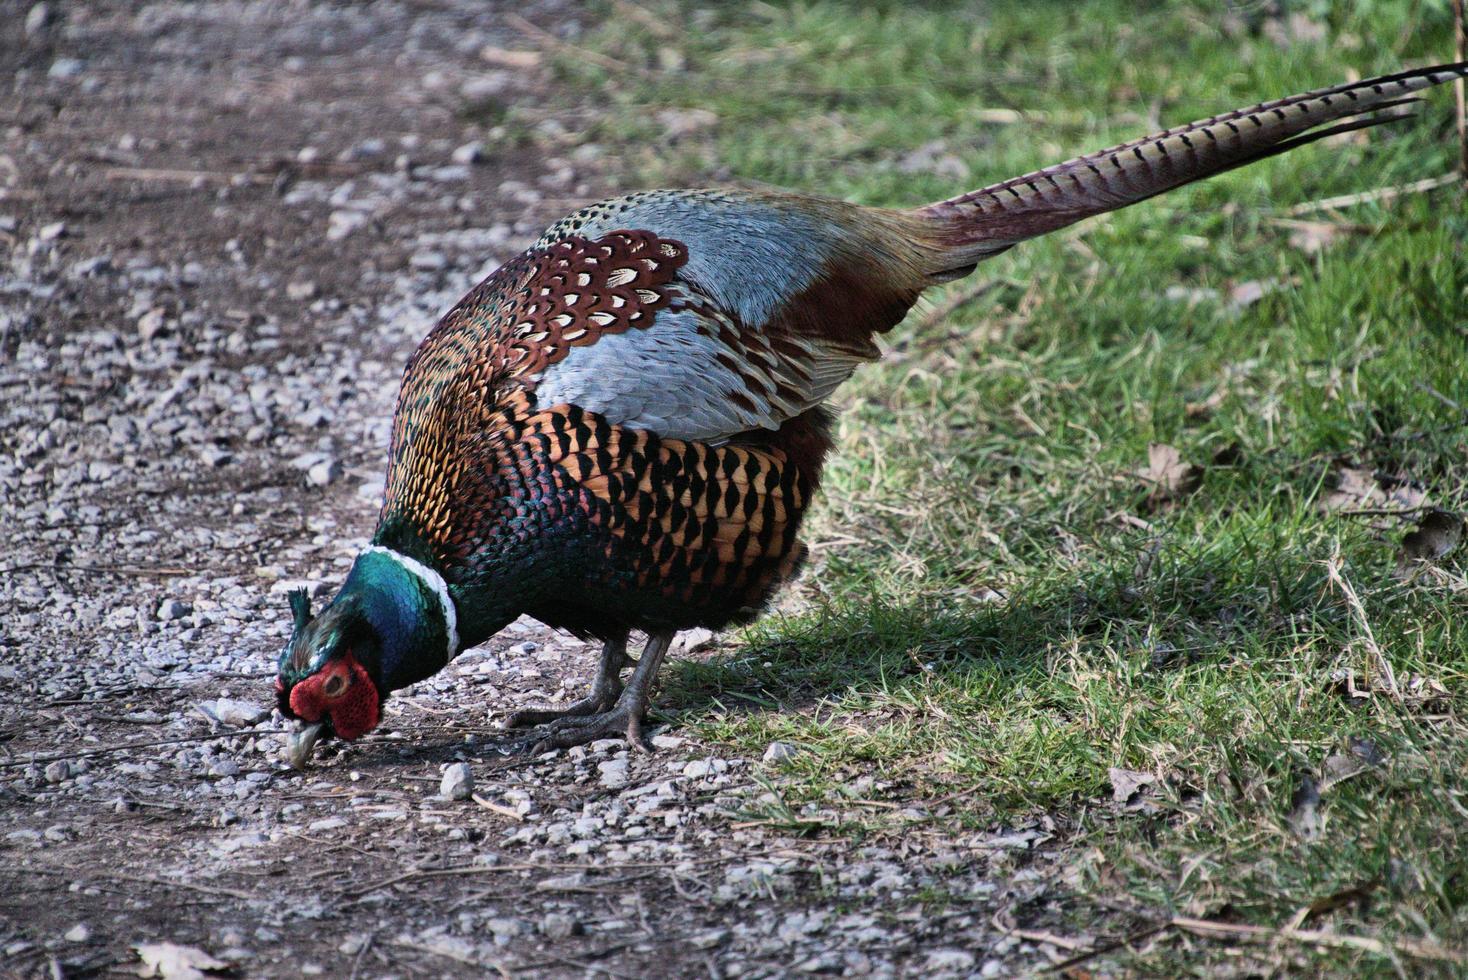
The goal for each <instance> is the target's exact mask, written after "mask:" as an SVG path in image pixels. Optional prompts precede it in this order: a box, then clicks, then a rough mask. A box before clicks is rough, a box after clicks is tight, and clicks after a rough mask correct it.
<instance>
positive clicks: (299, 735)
mask: <svg viewBox="0 0 1468 980" xmlns="http://www.w3.org/2000/svg"><path fill="white" fill-rule="evenodd" d="M325 727H326V726H325V725H323V724H322V723H321V722H319V721H318V722H316V723H315V724H314V725H303V726H301V727H298V728H296V729H295V731H293V732H291V734H290V737H289V738H288V739H287V740H286V743H285V761H287V762H289V763H290V764H291V768H292V769H298V770H299V769H305V768H306V763H308V762H310V761H311V750H312V749H314V748H315V747H316V740H317V739H318V738H320V737H321V730H322V729H323V728H325Z"/></svg>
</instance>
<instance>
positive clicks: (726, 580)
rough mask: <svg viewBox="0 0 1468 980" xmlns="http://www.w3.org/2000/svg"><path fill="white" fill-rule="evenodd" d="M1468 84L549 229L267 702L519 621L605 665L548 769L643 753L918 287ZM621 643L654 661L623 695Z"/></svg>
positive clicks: (1453, 69) (446, 332)
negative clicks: (963, 171)
mask: <svg viewBox="0 0 1468 980" xmlns="http://www.w3.org/2000/svg"><path fill="white" fill-rule="evenodd" d="M1465 75H1468V63H1464V64H1456V65H1445V66H1441V67H1436V68H1426V69H1420V70H1416V71H1408V72H1403V73H1400V74H1397V75H1391V76H1386V77H1382V78H1374V79H1369V80H1367V81H1363V82H1354V83H1350V84H1346V85H1340V86H1337V87H1335V88H1329V89H1322V90H1319V91H1316V92H1310V93H1306V94H1303V95H1297V96H1293V97H1291V98H1287V99H1280V100H1278V101H1274V102H1266V103H1262V104H1260V105H1257V106H1253V107H1251V108H1248V109H1241V110H1239V111H1237V112H1230V113H1226V114H1224V115H1220V116H1214V117H1213V118H1211V119H1205V120H1202V121H1200V122H1196V123H1193V124H1191V125H1188V126H1182V127H1178V128H1175V129H1169V130H1166V131H1164V132H1161V133H1157V134H1155V135H1152V136H1148V137H1146V138H1145V139H1139V140H1135V141H1133V142H1130V143H1124V144H1122V145H1120V146H1116V147H1112V148H1110V149H1107V150H1102V151H1100V152H1099V153H1093V154H1089V155H1087V156H1083V157H1078V158H1076V159H1074V160H1070V161H1068V162H1066V163H1061V164H1058V165H1056V166H1052V167H1047V168H1045V169H1044V170H1038V171H1035V172H1033V173H1029V174H1025V175H1023V176H1021V177H1016V178H1014V179H1012V180H1007V181H1004V182H1002V183H999V184H994V185H992V186H989V187H985V188H983V189H981V190H977V191H973V192H970V193H967V194H962V195H960V196H958V197H954V198H950V199H948V200H945V201H939V202H937V203H934V204H929V205H927V206H925V207H919V208H915V209H912V210H891V209H884V208H869V207H861V206H858V205H854V204H847V203H843V202H841V201H833V200H825V199H821V198H814V197H805V196H801V195H797V194H785V193H779V192H747V191H712V190H672V191H651V192H646V193H640V194H632V195H629V196H627V197H622V198H617V199H615V200H611V201H606V202H603V203H601V204H595V205H592V206H591V207H588V208H585V209H583V210H581V211H578V212H576V213H575V214H573V215H571V216H569V217H567V218H565V219H563V220H561V221H559V222H557V223H556V224H555V225H553V226H552V227H551V228H550V229H549V230H548V231H546V233H545V234H544V236H542V237H541V239H540V240H539V241H538V242H536V243H535V244H534V245H533V246H532V247H531V248H530V249H528V250H527V251H526V252H524V253H523V254H521V255H520V256H518V257H517V258H515V259H513V260H511V261H510V262H508V263H507V264H506V265H504V266H503V267H502V268H500V269H499V270H498V271H497V272H495V273H494V274H493V275H491V276H490V277H489V278H488V279H486V280H484V282H482V283H480V284H479V285H478V286H476V287H475V288H474V289H473V290H472V291H471V292H470V293H469V294H468V295H467V296H465V297H464V298H463V300H461V301H460V302H459V303H458V305H457V306H455V307H454V308H453V309H452V310H450V311H449V312H448V313H447V314H446V315H445V316H444V317H443V319H442V320H440V321H439V323H438V324H437V326H435V327H434V328H433V330H432V331H431V332H430V333H429V334H428V336H427V337H426V338H425V339H424V341H423V343H422V345H421V346H420V347H419V348H418V350H417V352H416V353H415V354H414V355H413V357H412V359H411V360H410V361H409V362H408V366H407V369H406V371H405V373H404V375H403V382H402V388H401V391H400V393H399V395H398V402H397V412H396V416H395V418H394V423H393V432H392V446H391V450H390V454H389V461H388V472H387V484H386V493H385V497H384V500H383V504H382V511H381V514H380V516H379V520H378V525H377V530H376V533H375V534H374V536H373V538H372V544H371V546H370V547H368V548H367V549H366V550H365V551H364V552H363V553H362V554H361V555H360V556H359V557H358V558H357V560H356V563H355V564H354V565H353V567H352V570H351V572H350V574H349V575H348V576H347V579H346V582H345V583H344V584H343V585H342V588H341V591H340V592H339V593H338V594H337V596H336V598H335V599H333V600H332V601H331V603H330V604H329V605H328V606H327V607H326V608H325V609H323V610H322V611H321V612H320V613H319V614H318V615H316V616H315V617H312V615H311V612H310V609H309V606H308V603H307V600H306V597H305V595H304V593H297V594H295V595H293V596H292V597H291V605H292V608H293V612H294V614H295V628H294V631H293V634H292V636H291V640H290V642H289V644H288V645H287V646H286V648H285V650H284V652H283V653H282V654H281V657H280V672H279V676H278V678H277V680H276V689H277V692H278V694H279V701H280V707H281V710H282V711H283V712H284V713H285V714H287V715H288V716H290V717H293V718H297V719H300V720H301V721H302V722H303V723H304V727H302V728H301V729H299V730H298V733H297V735H296V736H295V737H294V738H293V741H292V749H291V758H292V762H294V763H295V764H297V765H301V764H303V763H304V762H305V760H306V759H307V758H308V757H309V754H310V752H311V747H312V744H313V743H314V741H315V739H316V738H317V736H318V735H319V734H321V733H323V732H326V733H329V734H334V735H336V736H338V737H340V738H343V739H353V738H357V737H359V736H360V735H362V734H363V733H365V732H367V731H369V730H370V729H372V728H373V727H374V726H375V725H376V724H377V722H378V718H379V710H380V707H381V704H382V700H383V698H384V697H386V695H387V694H388V693H389V692H390V691H393V690H395V689H398V688H401V687H404V686H406V685H408V684H411V683H413V682H415V681H418V680H421V679H423V678H425V677H428V676H429V675H431V674H434V673H436V672H437V671H439V670H441V669H442V668H443V667H444V666H445V665H446V664H447V663H448V662H449V661H450V660H451V659H453V657H454V656H455V655H456V654H457V653H458V652H459V651H460V650H463V649H465V648H467V647H471V646H474V645H475V644H477V643H480V642H482V641H483V640H485V639H487V638H488V637H490V636H492V635H493V634H494V633H495V632H497V631H498V630H500V629H501V628H503V627H504V626H505V625H506V624H508V623H509V622H511V621H512V620H514V619H515V618H516V617H517V616H519V615H521V614H529V615H531V616H533V617H535V618H536V619H539V620H541V621H542V622H544V623H547V624H549V625H551V626H554V627H559V628H562V629H566V630H570V631H571V632H573V633H575V634H577V635H579V636H583V637H595V638H597V639H599V640H601V641H602V643H603V644H604V646H603V648H602V656H601V666H600V669H599V671H598V673H597V676H596V678H595V681H594V683H593V685H592V688H591V692H590V694H589V696H588V697H586V698H585V699H583V700H581V701H578V702H576V703H574V704H571V705H569V706H567V707H564V708H562V709H560V710H549V709H544V710H537V709H531V710H525V711H520V712H518V713H516V714H515V715H513V716H511V718H510V719H509V721H508V724H509V725H511V726H522V725H523V726H530V725H543V726H545V728H544V730H543V731H542V732H541V734H540V738H539V739H538V741H539V743H540V744H542V745H545V746H569V745H573V744H577V743H581V742H586V741H589V740H591V739H595V738H602V737H606V736H612V735H625V736H626V737H627V738H628V739H629V740H631V741H633V742H634V743H637V742H640V738H641V732H640V726H641V723H642V719H643V716H644V713H645V711H646V709H647V705H648V699H649V694H650V689H651V685H652V682H653V678H654V676H655V674H656V673H657V670H658V666H659V664H660V663H661V662H662V659H663V656H664V654H665V653H666V652H667V649H668V645H669V643H670V642H671V641H672V638H673V636H674V634H675V633H676V632H677V631H678V630H682V629H687V628H689V627H694V626H704V627H708V628H711V629H718V628H719V627H722V626H725V625H727V624H729V623H734V622H744V621H747V620H749V619H750V618H752V617H753V616H755V615H756V614H757V613H758V612H759V610H760V609H761V608H762V607H763V606H764V605H765V603H766V602H768V600H769V598H770V596H771V594H772V593H773V592H774V591H775V590H776V589H777V588H778V587H779V586H780V585H781V583H783V582H785V581H787V580H789V579H790V577H791V576H792V575H794V574H795V572H796V570H797V569H798V568H799V567H800V564H801V561H802V559H803V557H804V555H805V548H804V546H803V545H802V544H801V543H800V541H799V538H798V532H799V530H800V522H801V518H802V516H803V515H804V513H805V510H806V508H807V507H808V506H809V504H810V501H811V498H812V495H813V494H814V493H815V492H816V489H817V487H818V486H819V484H820V479H821V465H822V462H823V460H824V458H825V455H826V453H827V451H828V450H829V449H830V447H831V436H830V421H831V417H830V415H829V413H828V412H827V410H826V409H825V408H824V407H823V403H824V402H825V400H826V399H827V398H828V397H829V396H830V394H831V392H832V391H833V390H834V389H835V388H836V387H837V386H838V385H840V384H841V382H843V381H844V380H846V378H847V377H849V376H850V375H851V373H852V372H853V371H854V370H855V369H856V368H857V366H858V365H860V364H861V363H862V362H864V361H871V360H874V359H876V358H877V356H878V349H877V346H876V345H875V343H874V342H873V337H874V335H876V334H879V333H882V332H883V331H886V330H889V329H891V328H892V327H893V326H894V325H896V324H897V323H898V322H899V321H900V320H901V319H902V318H903V316H904V315H905V314H906V313H907V311H908V310H909V309H910V308H911V307H912V305H913V303H914V302H915V301H916V300H917V298H918V296H919V295H920V294H921V293H922V292H923V290H925V289H927V288H928V287H930V286H932V285H934V284H936V283H941V282H946V281H948V280H951V279H955V278H957V277H960V276H963V275H966V274H968V273H969V272H971V271H972V270H973V268H974V266H975V265H976V264H977V263H978V262H980V261H982V260H983V259H985V258H988V257H989V256H991V255H996V254H998V253H999V252H1003V251H1004V250H1006V249H1008V248H1010V247H1012V246H1013V245H1015V244H1017V243H1018V242H1021V241H1023V240H1024V239H1027V238H1033V237H1035V236H1037V235H1042V234H1045V233H1046V232H1050V231H1054V230H1056V229H1058V228H1062V227H1064V226H1066V225H1069V224H1071V223H1073V222H1076V221H1079V220H1081V219H1082V218H1086V217H1089V216H1091V215H1095V214H1100V213H1102V212H1105V211H1111V210H1113V209H1115V208H1120V207H1124V206H1126V205H1128V204H1132V203H1135V202H1137V201H1141V200H1143V199H1145V198H1148V197H1151V196H1153V195H1154V194H1160V193H1162V192H1163V191H1166V190H1169V189H1170V188H1173V187H1178V186H1180V185H1182V184H1186V183H1189V182H1190V181H1194V180H1198V179H1200V178H1203V177H1207V176H1209V175H1211V174H1215V173H1219V172H1221V171H1224V170H1228V169H1230V168H1232V167H1236V166H1240V165H1242V164H1245V163H1249V162H1252V161H1254V160H1259V159H1262V158H1263V157H1267V156H1270V155H1273V154H1275V153H1280V152H1283V151H1285V150H1289V149H1291V148H1293V147H1296V146H1300V145H1303V144H1305V143H1309V142H1311V141H1313V140H1317V139H1320V138H1321V137H1323V136H1327V135H1330V134H1332V133H1337V132H1342V131H1346V130H1352V129H1359V128H1363V127H1366V126H1372V125H1375V124H1377V123H1381V122H1386V121H1389V120H1391V119H1394V118H1398V117H1399V115H1400V114H1399V113H1397V114H1394V113H1391V112H1385V113H1383V112H1381V110H1391V109H1393V108H1395V107H1399V106H1402V105H1404V104H1406V103H1408V102H1411V101H1414V100H1413V99H1412V98H1410V93H1412V92H1413V91H1416V90H1419V89H1423V88H1426V87H1428V86H1431V85H1436V84H1439V83H1442V82H1446V81H1449V80H1451V79H1455V78H1460V77H1464V76H1465ZM633 630H639V631H642V632H645V633H646V634H647V636H648V641H647V644H646V646H645V647H644V649H643V651H642V655H641V657H640V658H639V659H638V660H637V661H636V662H635V669H634V670H633V671H632V673H631V676H630V678H629V679H628V680H627V681H626V683H625V686H624V683H623V680H622V671H623V669H624V668H626V667H629V666H634V662H633V661H632V660H631V659H630V658H629V657H628V656H627V640H628V635H629V633H630V632H631V631H633Z"/></svg>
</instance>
